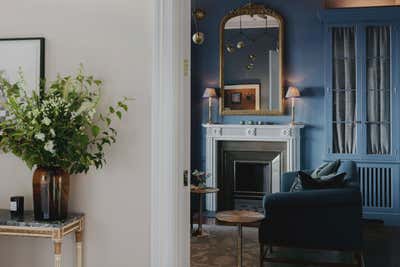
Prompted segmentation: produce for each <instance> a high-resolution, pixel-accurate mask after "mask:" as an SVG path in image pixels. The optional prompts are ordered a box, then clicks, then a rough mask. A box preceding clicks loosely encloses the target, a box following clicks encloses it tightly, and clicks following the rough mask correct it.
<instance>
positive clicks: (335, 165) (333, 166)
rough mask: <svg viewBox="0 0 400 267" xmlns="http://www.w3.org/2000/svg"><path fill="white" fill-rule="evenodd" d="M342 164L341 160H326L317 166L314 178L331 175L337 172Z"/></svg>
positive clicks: (313, 174) (312, 175)
mask: <svg viewBox="0 0 400 267" xmlns="http://www.w3.org/2000/svg"><path fill="white" fill-rule="evenodd" d="M339 166H340V160H336V161H332V162H326V163H323V164H322V165H321V166H319V167H318V168H316V169H315V170H314V171H313V172H312V173H311V177H312V178H321V177H322V176H326V175H330V174H332V173H336V172H337V170H338V169H339Z"/></svg>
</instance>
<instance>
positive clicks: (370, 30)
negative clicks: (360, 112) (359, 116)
mask: <svg viewBox="0 0 400 267" xmlns="http://www.w3.org/2000/svg"><path fill="white" fill-rule="evenodd" d="M391 39H392V37H391V27H390V26H387V25H378V26H367V27H366V28H365V40H366V45H365V46H366V50H365V51H366V55H365V66H366V69H365V88H363V89H365V91H366V93H365V101H366V105H365V107H366V108H365V114H366V116H365V126H366V140H365V142H366V148H367V154H370V155H388V154H391V150H392V149H391V147H392V144H391V140H392V134H391V132H392V123H391V111H392V104H391V103H392V102H391V97H392V77H391V66H392V50H391V43H392V42H391Z"/></svg>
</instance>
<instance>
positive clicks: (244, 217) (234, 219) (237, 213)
mask: <svg viewBox="0 0 400 267" xmlns="http://www.w3.org/2000/svg"><path fill="white" fill-rule="evenodd" d="M216 218H217V220H219V221H221V222H228V223H238V224H242V223H255V222H259V221H261V220H263V219H264V215H263V214H261V213H259V212H255V211H250V210H228V211H221V212H218V213H217V215H216Z"/></svg>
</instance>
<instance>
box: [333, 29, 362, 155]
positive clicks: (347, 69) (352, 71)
mask: <svg viewBox="0 0 400 267" xmlns="http://www.w3.org/2000/svg"><path fill="white" fill-rule="evenodd" d="M332 42H333V49H332V52H333V54H332V57H333V60H332V62H333V66H332V78H333V79H332V81H333V84H332V94H333V103H332V105H333V113H332V116H333V118H332V121H333V127H332V130H333V133H332V136H333V153H341V154H343V153H344V154H353V153H355V152H356V144H357V140H356V136H357V135H356V103H357V99H356V98H357V97H356V95H357V83H356V60H355V59H356V49H355V30H354V28H353V27H340V28H332Z"/></svg>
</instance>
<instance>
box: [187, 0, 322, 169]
mask: <svg viewBox="0 0 400 267" xmlns="http://www.w3.org/2000/svg"><path fill="white" fill-rule="evenodd" d="M322 2H323V1H321V0H279V1H276V0H261V1H258V3H264V4H265V5H266V6H268V7H271V8H273V9H275V10H277V11H278V12H280V13H281V14H282V15H283V17H284V18H285V20H286V40H285V45H286V48H285V52H286V53H285V74H286V75H285V76H286V77H285V80H286V81H285V83H286V87H287V86H289V85H295V86H297V87H299V89H300V90H301V91H302V98H301V99H299V101H298V103H297V106H296V107H297V111H296V112H297V113H296V116H297V120H298V121H301V122H304V123H305V124H306V125H307V127H306V128H305V129H304V131H303V141H302V167H303V168H311V167H316V166H318V165H319V164H320V163H321V161H322V159H323V157H324V150H323V148H324V142H325V134H324V130H323V128H324V116H325V108H324V86H323V84H324V77H323V76H324V71H323V70H324V64H323V55H324V53H323V25H322V23H321V21H320V19H319V18H318V12H319V10H320V8H321V7H322ZM246 3H248V1H247V0H235V1H215V0H201V1H199V0H192V5H193V7H196V5H198V7H201V8H203V9H204V10H205V11H206V12H207V16H206V18H205V19H204V20H203V21H200V22H199V28H200V31H202V32H204V34H205V38H206V40H205V42H204V44H203V45H201V46H197V45H192V168H193V169H194V168H201V169H204V168H205V131H204V129H202V127H201V124H202V123H204V122H206V121H207V116H208V115H207V105H208V104H207V101H206V100H205V99H202V94H203V91H204V88H206V87H217V88H218V87H219V24H220V21H221V19H222V18H223V17H224V16H225V15H226V14H227V13H228V12H229V11H230V10H232V9H235V8H238V7H240V6H242V5H244V4H246ZM217 105H218V101H217V100H215V102H214V106H215V110H214V114H215V115H214V120H215V121H218V122H220V123H239V122H240V121H241V120H254V121H258V120H262V121H268V122H274V123H288V122H289V121H290V116H289V115H287V116H246V117H245V116H225V117H220V116H219V115H217V114H218V108H217Z"/></svg>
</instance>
